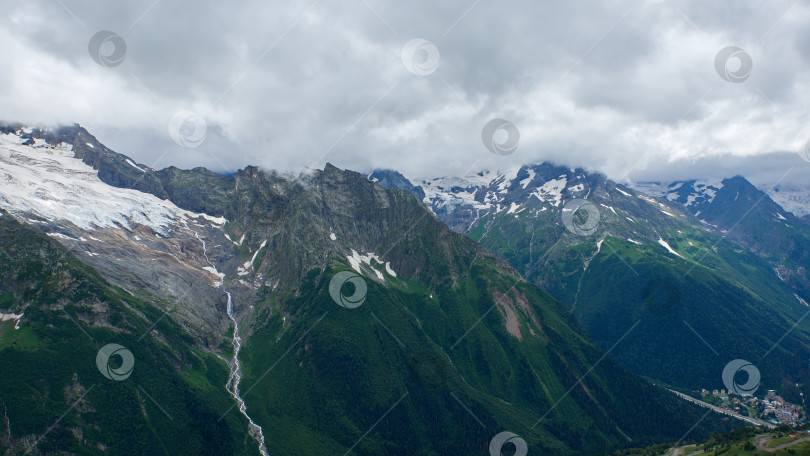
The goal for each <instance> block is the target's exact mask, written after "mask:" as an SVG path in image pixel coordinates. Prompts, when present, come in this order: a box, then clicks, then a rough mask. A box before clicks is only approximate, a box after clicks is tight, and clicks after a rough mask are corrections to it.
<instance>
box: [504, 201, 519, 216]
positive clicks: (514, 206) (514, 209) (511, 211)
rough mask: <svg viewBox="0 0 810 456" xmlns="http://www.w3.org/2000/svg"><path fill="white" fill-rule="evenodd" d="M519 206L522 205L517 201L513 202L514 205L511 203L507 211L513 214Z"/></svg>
mask: <svg viewBox="0 0 810 456" xmlns="http://www.w3.org/2000/svg"><path fill="white" fill-rule="evenodd" d="M519 207H520V204H517V203H512V205H511V206H509V210H508V211H507V212H506V213H507V214H512V213H513V212H515V211H516V210H517V209H518V208H519Z"/></svg>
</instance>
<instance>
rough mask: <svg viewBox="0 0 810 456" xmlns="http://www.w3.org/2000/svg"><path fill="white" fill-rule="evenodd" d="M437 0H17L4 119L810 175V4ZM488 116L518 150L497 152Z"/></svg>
mask: <svg viewBox="0 0 810 456" xmlns="http://www.w3.org/2000/svg"><path fill="white" fill-rule="evenodd" d="M441 3H442V4H439V2H428V1H419V2H383V1H380V0H348V1H343V2H334V1H326V0H322V1H314V2H313V1H311V0H302V1H300V2H276V1H265V0H255V1H232V2H221V1H209V0H195V1H175V0H157V1H155V0H145V1H116V2H98V1H80V0H5V1H4V2H3V5H4V11H3V14H2V16H1V17H0V44H1V45H2V46H0V49H2V59H3V61H4V62H5V65H4V69H3V71H2V72H0V119H2V120H3V121H5V122H23V123H28V124H32V123H33V124H43V125H53V124H59V123H67V124H71V123H74V122H76V123H80V124H81V125H83V126H84V127H86V128H87V129H88V130H89V131H90V132H91V133H93V134H95V135H96V136H97V137H98V138H99V139H100V140H101V141H102V142H103V143H105V144H106V145H108V146H109V147H111V148H113V149H115V150H117V151H119V152H121V153H125V154H127V155H129V156H131V157H133V158H134V159H136V160H137V161H138V162H140V163H144V164H146V165H149V166H152V167H154V168H163V167H165V166H168V165H176V166H180V167H185V168H187V167H194V166H207V167H210V168H212V169H215V170H219V171H221V170H224V169H227V170H235V169H238V168H240V167H243V166H245V165H246V164H258V165H263V166H265V167H269V168H274V169H281V170H285V171H291V172H297V171H300V170H301V169H304V168H306V167H317V168H322V167H323V166H324V164H325V163H326V162H331V163H333V164H335V165H336V166H339V167H342V168H350V169H356V170H359V171H367V170H370V169H372V168H381V167H387V168H395V169H398V170H401V171H402V172H403V173H405V174H406V175H407V176H409V177H415V176H425V177H428V176H438V175H459V174H462V173H466V172H470V170H478V169H482V168H489V169H507V168H510V167H512V166H515V165H519V164H522V163H531V162H541V161H546V160H549V161H553V162H556V163H560V164H564V165H568V166H582V167H585V168H588V169H591V170H598V171H602V172H604V173H606V174H607V175H608V176H610V177H612V178H614V179H617V180H623V179H626V178H632V179H634V180H645V179H651V178H653V179H677V178H683V177H688V176H695V177H711V176H713V175H720V176H722V175H729V174H736V173H741V174H744V175H747V176H749V177H751V178H753V179H754V180H760V181H761V180H763V179H766V180H768V179H770V180H775V179H780V178H782V176H784V174H785V173H787V172H788V171H790V172H789V173H788V176H787V178H786V180H799V181H802V180H803V179H802V178H803V176H804V175H806V174H807V171H810V163H808V162H806V161H804V160H802V159H801V158H800V156H799V155H798V154H797V151H800V150H803V149H804V147H805V144H806V143H807V141H808V140H810V118H809V117H810V112H809V111H808V101H810V80H809V79H808V75H810V72H808V63H810V28H808V27H806V24H808V23H810V6H808V5H807V4H806V3H805V4H801V3H800V2H798V1H796V0H784V1H783V0H770V1H767V2H765V1H762V2H750V1H746V2H743V1H736V0H729V1H719V0H714V1H712V0H665V1H653V0H606V1H605V0H602V1H587V2H586V1H542V2H540V1H531V0H526V1H510V2H503V1H495V0H478V1H476V0H463V1H457V2H441ZM101 31H109V32H111V33H107V34H106V35H104V34H100V35H98V34H97V33H98V32H101ZM94 36H96V39H95V40H93V37H94ZM415 39H416V40H421V41H412V40H415ZM94 42H95V44H94ZM99 45H100V47H99ZM123 45H125V46H126V50H125V51H124V47H123ZM94 46H95V48H94ZM728 46H736V47H737V48H738V49H737V50H736V51H734V50H732V51H727V52H726V54H721V59H720V66H719V67H718V65H716V63H717V62H716V60H718V59H717V56H718V53H719V52H721V50H722V49H724V48H727V47H728ZM116 52H117V54H116ZM732 54H733V55H732ZM724 55H726V56H727V55H731V57H729V58H728V59H727V61H726V60H725V59H724V58H723V56H724ZM122 56H123V60H120V57H122ZM748 58H750V68H749V66H748V65H747V62H746V59H748ZM749 69H750V72H749V71H748V70H749ZM721 73H722V74H721ZM727 79H730V81H729V80H727ZM178 113H180V114H178ZM173 118H174V121H172V119H173ZM492 119H505V120H506V121H509V122H511V123H512V124H513V125H514V126H515V127H516V129H515V130H512V131H513V132H514V131H517V132H519V145H518V147H517V149H516V150H515V151H514V153H512V154H510V155H506V156H502V155H497V154H494V153H492V152H490V151H489V150H488V149H487V147H485V145H484V143H483V141H482V130H483V129H484V126H485V125H486V124H487V122H488V121H490V120H492ZM195 122H196V123H195ZM170 125H171V127H170ZM203 126H204V128H205V131H204V132H205V135H204V136H202V134H203V130H202V128H203ZM507 136H508V135H507V133H506V130H503V129H502V130H501V131H499V132H498V133H497V134H496V135H495V142H496V143H499V142H500V143H503V142H504V141H506V139H507ZM512 139H516V138H512ZM184 146H185V147H184ZM188 146H196V147H188Z"/></svg>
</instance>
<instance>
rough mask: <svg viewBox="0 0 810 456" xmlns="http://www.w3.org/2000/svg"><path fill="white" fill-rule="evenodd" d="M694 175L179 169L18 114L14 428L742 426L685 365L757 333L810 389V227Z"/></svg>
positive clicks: (436, 431)
mask: <svg viewBox="0 0 810 456" xmlns="http://www.w3.org/2000/svg"><path fill="white" fill-rule="evenodd" d="M735 179H736V178H735ZM683 185H686V184H683ZM683 185H681V186H680V187H671V186H669V185H668V186H666V187H665V188H666V190H667V191H666V192H665V193H663V194H662V195H659V196H658V197H656V196H651V195H648V194H645V193H642V192H640V191H639V190H638V189H635V188H630V187H627V186H622V185H617V184H615V183H613V182H611V181H610V180H608V179H606V178H605V177H604V176H601V175H599V174H596V173H590V172H587V171H585V170H582V169H573V170H572V169H567V168H560V167H557V166H554V165H550V164H541V165H532V166H525V167H522V168H520V169H519V170H517V171H515V172H513V173H505V174H504V173H490V172H481V173H479V174H476V175H474V176H470V177H464V178H438V179H423V180H409V179H407V178H405V177H404V176H402V175H401V174H399V173H397V172H395V171H375V172H374V173H372V174H371V175H369V176H364V175H362V174H359V173H356V172H353V171H349V170H341V169H338V168H336V167H334V166H332V165H329V164H327V165H326V167H325V168H324V169H323V170H314V171H311V172H308V173H305V174H301V175H298V176H292V175H287V174H284V173H279V172H275V171H271V170H264V169H260V168H256V167H248V168H245V169H242V170H238V171H237V172H235V173H233V174H232V175H220V174H216V173H214V172H211V171H209V170H207V169H204V168H195V169H192V170H181V169H177V168H171V167H170V168H166V169H162V170H155V169H152V168H150V167H148V166H145V165H143V164H139V163H137V162H135V161H134V160H132V159H131V158H129V157H127V156H125V155H122V154H119V153H117V152H115V151H112V150H110V149H109V148H107V147H105V146H104V145H103V144H101V143H100V142H99V141H98V140H97V139H96V138H95V137H93V136H92V135H91V134H90V133H89V132H87V131H86V130H84V129H83V128H81V127H79V126H72V127H64V128H59V129H52V130H48V129H37V128H25V127H22V126H16V125H12V126H5V127H2V128H0V209H2V210H3V212H2V215H0V257H2V258H3V264H6V265H8V266H9V267H7V268H4V270H3V274H4V277H3V280H2V282H0V312H2V320H3V321H2V322H0V363H2V365H3V366H4V369H2V370H1V371H2V373H0V382H2V384H3V388H2V390H1V391H2V401H3V405H4V417H3V418H4V423H3V424H4V426H0V428H1V429H2V430H0V436H2V438H1V439H0V445H2V446H3V448H4V449H5V451H6V454H35V455H36V454H56V453H58V452H62V453H71V454H172V455H174V454H212V455H213V454H273V455H279V454H281V455H323V454H358V455H376V454H403V455H404V454H408V455H413V454H424V455H434V454H435V455H438V454H464V455H471V454H482V455H484V454H492V453H491V451H492V449H491V448H492V445H495V444H496V443H498V442H500V443H504V442H505V441H507V440H508V441H510V442H511V443H510V445H511V444H514V446H515V448H516V449H518V448H520V445H521V442H522V444H523V445H525V446H526V448H528V449H529V451H530V452H531V454H535V453H537V454H539V453H542V452H545V453H550V454H597V453H604V452H609V451H614V450H616V449H619V448H624V447H638V446H640V445H645V444H655V443H661V442H670V441H676V440H677V439H679V438H683V436H684V435H687V434H688V435H690V436H692V437H699V436H707V435H709V434H710V433H712V432H719V431H723V430H728V429H731V428H733V427H736V426H740V425H741V423H739V422H735V421H732V420H730V419H729V418H727V417H721V416H715V415H708V416H707V415H705V414H704V412H703V411H702V410H701V409H699V408H697V407H695V406H693V405H692V404H690V403H687V402H683V401H682V400H681V399H679V398H678V397H677V396H675V395H673V394H671V393H670V392H669V391H667V390H666V389H664V388H662V387H660V386H658V384H660V383H666V384H668V385H671V386H675V387H680V388H695V387H699V386H701V385H705V386H712V385H715V384H718V383H720V381H721V372H722V371H723V366H724V365H725V364H726V363H727V362H728V361H730V360H732V359H735V358H747V359H750V360H751V361H753V362H755V363H756V364H757V365H758V366H759V369H760V370H761V372H762V379H763V380H762V383H763V386H767V387H774V388H779V389H780V390H783V391H784V395H785V396H786V397H792V396H791V395H797V396H798V394H799V393H800V392H803V391H804V389H805V388H806V386H805V385H807V382H806V376H807V369H806V367H807V366H806V360H807V359H808V353H807V351H808V348H807V347H808V344H807V330H808V328H807V327H806V322H802V314H803V313H804V312H805V308H806V307H807V304H806V303H805V300H806V299H810V296H808V294H807V288H806V286H805V285H804V284H805V283H806V281H805V275H804V274H805V273H804V269H803V268H805V266H804V262H805V258H804V256H803V255H802V253H803V252H804V250H803V247H802V246H803V244H801V243H800V242H801V239H803V238H801V236H804V234H803V233H805V231H802V230H804V229H807V228H804V226H805V225H803V222H802V221H801V220H799V219H798V218H796V217H795V216H793V215H792V214H790V213H788V212H786V211H784V210H777V209H775V208H773V207H772V206H771V203H773V202H772V201H770V200H769V199H767V197H765V198H762V199H761V201H760V204H756V205H755V208H757V210H756V211H754V210H750V211H749V212H750V213H751V214H755V215H756V217H751V218H747V217H745V218H744V221H743V222H739V223H737V225H739V226H735V225H734V223H735V222H734V220H735V214H739V211H742V210H743V208H745V210H748V208H750V203H751V201H752V199H751V198H754V199H756V198H758V197H759V195H760V194H761V192H760V193H756V192H758V190H756V188H753V189H749V188H748V187H745V186H744V185H742V184H740V185H739V187H740V188H741V189H742V190H745V191H747V192H749V193H745V196H744V199H742V200H740V198H735V199H734V200H733V201H731V202H728V201H727V200H728V198H727V197H726V196H725V195H726V194H727V192H731V189H732V188H733V186H732V184H724V186H723V188H717V190H715V193H716V195H715V197H714V199H713V200H711V201H708V203H707V201H706V199H707V198H708V193H709V192H707V191H705V188H704V187H701V189H698V188H697V187H695V186H693V191H692V192H690V193H688V194H687V193H683V194H682V193H678V192H677V191H676V192H675V193H673V192H672V191H669V189H672V190H678V189H682V190H683V192H685V191H686V190H685V189H684V188H683ZM752 187H753V186H752ZM724 189H726V190H724ZM710 190H711V189H710ZM699 191H704V194H703V196H702V197H701V198H700V202H699V203H696V204H688V203H689V202H690V198H691V202H693V203H695V202H697V201H698V197H697V196H694V197H692V193H696V192H699ZM673 195H677V197H676V196H673ZM684 195H685V196H684ZM679 198H683V199H684V202H681V201H679V200H678V199H679ZM737 201H740V202H739V203H737ZM572 202H573V203H572ZM746 203H748V204H749V206H748V207H746V206H745V204H746ZM570 204H574V205H576V206H575V207H574V206H569V205H570ZM697 204H700V205H701V208H700V209H698V208H697ZM705 204H708V206H704V205H705ZM721 204H723V206H721ZM773 204H775V203H773ZM591 207H593V208H594V209H595V211H594V209H591ZM712 207H713V208H714V209H712ZM777 207H778V206H777ZM566 208H567V209H566ZM579 209H584V210H579ZM699 211H700V213H698V212H699ZM769 211H770V212H769ZM747 214H748V213H746V215H747ZM780 215H781V217H784V218H785V220H782V219H781V218H780ZM588 217H590V218H588ZM768 217H771V219H773V220H771V219H769V218H768ZM595 222H598V223H595ZM754 222H756V223H754ZM783 222H784V223H783ZM779 224H783V225H785V226H786V227H787V228H786V229H785V230H784V231H783V233H782V235H781V236H780V237H772V236H768V235H766V233H767V232H768V231H767V230H772V229H775V227H777V226H778V225H779ZM742 225H746V226H745V229H744V230H743V229H740V226H742ZM794 228H795V229H794ZM732 234H733V235H734V236H732ZM786 245H788V246H793V250H790V251H789V252H782V251H780V250H779V249H782V248H784V246H786ZM780 252H781V253H780ZM796 322H799V323H798V324H796V326H795V328H794V327H792V326H793V325H794V323H796ZM763 353H764V355H763ZM801 360H804V361H801ZM644 377H647V378H644ZM650 379H652V380H654V382H655V383H654V382H651V381H650ZM794 385H795V386H794ZM696 423H700V426H696ZM504 432H507V433H508V434H503V433H504ZM504 435H506V436H507V437H505V438H504V437H503V436H504ZM499 439H500V440H499ZM493 442H495V443H493ZM507 446H508V445H507Z"/></svg>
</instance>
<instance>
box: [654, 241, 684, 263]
mask: <svg viewBox="0 0 810 456" xmlns="http://www.w3.org/2000/svg"><path fill="white" fill-rule="evenodd" d="M658 243H659V244H661V246H663V247H664V248H665V249H667V251H668V252H669V253H671V254H673V255H678V256H679V257H681V258H683V256H681V254H680V253H678V252H676V251H674V250H672V247H670V246H669V244H667V241H665V240H663V239H661V238H658Z"/></svg>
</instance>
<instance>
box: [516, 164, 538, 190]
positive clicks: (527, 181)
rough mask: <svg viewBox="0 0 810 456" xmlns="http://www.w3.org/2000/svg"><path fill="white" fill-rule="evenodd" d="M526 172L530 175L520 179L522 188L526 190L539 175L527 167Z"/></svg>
mask: <svg viewBox="0 0 810 456" xmlns="http://www.w3.org/2000/svg"><path fill="white" fill-rule="evenodd" d="M526 172H528V173H529V177H527V178H525V179H523V180H522V181H520V187H521V188H522V189H524V190H525V189H526V187H527V186H528V185H529V184H530V183H531V182H532V181H533V180H534V177H535V176H537V174H536V173H535V172H534V170H533V169H531V168H526Z"/></svg>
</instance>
